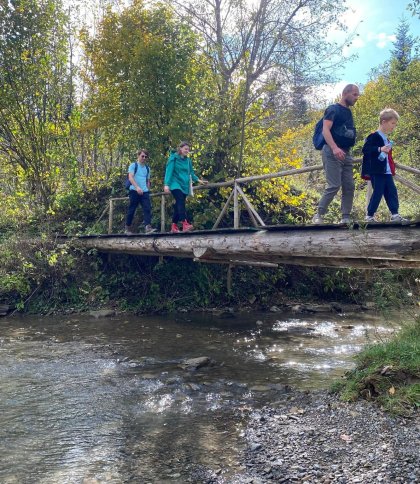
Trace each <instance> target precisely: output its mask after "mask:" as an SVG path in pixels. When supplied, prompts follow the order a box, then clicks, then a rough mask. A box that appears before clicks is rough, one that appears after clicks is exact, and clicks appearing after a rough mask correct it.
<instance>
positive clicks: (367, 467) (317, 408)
mask: <svg viewBox="0 0 420 484" xmlns="http://www.w3.org/2000/svg"><path fill="white" fill-rule="evenodd" d="M292 401H293V404H292V403H291V402H292ZM293 407H296V408H299V409H302V410H303V412H302V413H299V419H298V420H295V419H291V418H290V411H291V409H292V408H293ZM285 415H287V419H285V418H284V416H285ZM419 424H420V422H419V418H418V415H415V416H414V417H413V418H412V419H403V418H398V417H394V416H391V415H389V414H386V413H384V412H383V411H382V410H381V409H380V408H379V407H378V406H377V405H375V404H374V403H373V402H365V401H358V402H355V403H352V404H344V403H343V402H340V401H339V400H338V398H337V397H336V396H334V395H330V394H327V393H325V392H312V393H308V392H298V391H293V395H292V396H291V398H290V399H288V400H285V401H283V402H282V403H279V404H278V405H276V406H275V407H274V408H271V407H269V406H265V407H263V408H262V409H259V410H258V411H256V412H255V413H254V414H251V418H250V419H249V422H248V426H247V428H246V430H245V437H246V438H247V439H249V441H248V444H247V450H245V451H244V455H243V459H242V462H241V464H243V465H244V469H245V470H244V471H243V472H242V473H240V474H237V475H236V476H235V479H233V480H231V481H229V482H234V483H235V484H244V483H247V482H248V483H249V482H250V480H249V479H252V482H258V483H259V482H261V483H266V482H273V481H274V482H277V483H288V484H289V483H292V482H308V483H322V484H341V483H342V484H352V483H370V482H372V483H374V482H378V483H379V482H380V483H386V484H388V483H389V484H391V483H392V484H393V483H397V482H401V483H411V482H413V483H414V482H418V481H417V479H418V476H417V474H416V470H417V469H419V468H420V454H419V452H418V442H419V441H420V425H419ZM340 435H346V436H349V437H351V438H352V440H351V442H345V441H343V440H342V439H341V438H340ZM273 456H275V459H274V460H273ZM212 482H214V483H217V482H220V483H222V482H226V481H223V480H220V481H218V480H213V481H212Z"/></svg>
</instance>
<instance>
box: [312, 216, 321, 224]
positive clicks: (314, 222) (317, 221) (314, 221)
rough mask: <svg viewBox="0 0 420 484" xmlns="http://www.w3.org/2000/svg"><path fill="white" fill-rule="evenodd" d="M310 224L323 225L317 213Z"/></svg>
mask: <svg viewBox="0 0 420 484" xmlns="http://www.w3.org/2000/svg"><path fill="white" fill-rule="evenodd" d="M312 223H313V224H317V225H318V224H323V223H324V217H323V216H322V215H320V214H319V213H316V214H315V215H314V216H313V218H312Z"/></svg>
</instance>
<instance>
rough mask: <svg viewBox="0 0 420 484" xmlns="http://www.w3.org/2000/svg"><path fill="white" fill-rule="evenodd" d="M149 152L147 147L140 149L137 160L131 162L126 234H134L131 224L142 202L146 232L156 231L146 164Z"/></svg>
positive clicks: (128, 182) (148, 171) (128, 181)
mask: <svg viewBox="0 0 420 484" xmlns="http://www.w3.org/2000/svg"><path fill="white" fill-rule="evenodd" d="M148 158H149V153H148V151H147V150H145V149H141V150H138V152H137V162H134V163H131V165H130V166H129V168H128V179H127V182H126V187H127V188H128V196H129V198H130V203H129V205H128V211H127V219H126V226H125V234H126V235H133V231H132V227H131V224H132V223H133V218H134V214H135V212H136V208H137V207H138V205H139V204H140V205H141V206H142V209H143V217H144V225H145V233H146V234H151V233H153V232H156V229H154V228H153V227H152V225H151V222H152V205H151V203H150V194H149V189H150V168H149V166H148V165H147V164H146V160H147V159H148Z"/></svg>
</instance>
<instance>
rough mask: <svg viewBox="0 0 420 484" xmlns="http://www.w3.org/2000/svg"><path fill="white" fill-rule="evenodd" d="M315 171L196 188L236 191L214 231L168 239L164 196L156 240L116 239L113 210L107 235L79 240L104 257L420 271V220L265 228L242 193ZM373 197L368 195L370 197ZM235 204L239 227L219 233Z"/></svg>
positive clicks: (111, 207) (401, 180)
mask: <svg viewBox="0 0 420 484" xmlns="http://www.w3.org/2000/svg"><path fill="white" fill-rule="evenodd" d="M398 168H399V169H402V170H406V171H408V172H410V173H414V174H416V175H420V170H417V169H414V168H411V167H405V166H403V165H399V166H398ZM321 169H322V166H312V167H307V168H301V169H297V170H287V171H283V172H278V173H274V174H266V175H260V176H254V177H247V178H239V179H236V180H232V181H227V182H222V183H215V184H211V185H206V186H200V187H197V189H198V190H205V189H209V188H215V187H227V186H232V187H233V189H232V192H231V193H230V196H229V197H228V200H227V201H226V203H225V205H224V207H223V209H222V211H221V213H220V215H219V217H218V219H217V220H216V222H215V224H214V226H213V229H212V230H196V231H193V232H187V233H179V234H170V233H165V198H166V196H165V194H163V193H159V194H153V196H160V197H161V232H160V233H154V234H151V235H144V234H136V235H121V234H113V233H112V232H113V226H112V225H113V223H112V220H113V212H114V204H115V203H116V202H118V201H119V200H127V199H126V198H124V199H119V198H118V199H111V200H110V203H109V207H108V212H109V224H108V234H104V235H88V236H81V237H79V243H80V244H81V245H82V246H84V247H86V248H95V249H97V250H98V251H101V252H108V253H121V254H135V255H142V256H158V257H164V256H171V257H184V258H190V259H193V260H194V261H197V262H201V263H217V264H228V265H229V266H230V267H232V266H235V265H253V266H259V267H276V266H277V265H278V264H294V265H302V266H320V267H355V268H366V269H390V268H420V219H419V220H417V221H412V222H407V223H403V224H401V223H398V224H397V223H376V224H365V223H362V222H359V223H354V224H325V225H280V226H266V225H265V224H264V222H263V220H262V219H261V217H260V216H259V215H258V213H257V211H256V210H255V208H254V207H253V205H252V204H251V202H250V200H249V199H248V197H247V196H246V195H245V193H244V192H243V190H242V189H241V186H240V185H241V184H244V183H248V182H250V181H255V180H263V179H269V178H274V177H282V176H288V175H292V174H299V173H305V172H311V171H317V170H321ZM396 178H397V180H398V182H399V183H401V184H403V185H406V186H408V187H409V188H410V189H411V190H412V191H413V192H414V193H415V194H416V197H418V196H419V195H420V187H419V186H418V185H416V184H414V183H413V182H412V181H410V180H407V179H405V178H403V177H401V176H396ZM369 196H370V194H369V193H368V197H369ZM232 199H233V205H234V208H233V214H234V227H233V228H228V229H220V228H219V224H220V221H221V220H222V218H223V217H224V215H225V214H226V212H227V210H228V208H229V204H230V202H231V200H232ZM240 199H242V202H243V203H244V206H245V208H246V210H247V211H248V213H249V219H250V220H251V223H252V225H253V227H245V228H244V227H240V220H239V219H240V210H239V200H240Z"/></svg>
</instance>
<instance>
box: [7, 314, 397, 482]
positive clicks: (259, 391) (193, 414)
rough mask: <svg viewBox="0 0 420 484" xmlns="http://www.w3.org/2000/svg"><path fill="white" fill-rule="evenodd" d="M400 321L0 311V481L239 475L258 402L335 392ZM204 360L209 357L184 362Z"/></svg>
mask: <svg viewBox="0 0 420 484" xmlns="http://www.w3.org/2000/svg"><path fill="white" fill-rule="evenodd" d="M223 316H225V317H223ZM397 326H398V318H397V317H396V318H395V320H394V322H393V323H390V322H389V323H383V320H382V318H380V317H378V316H375V315H373V314H371V313H358V314H352V315H350V314H349V315H347V316H346V315H336V314H334V315H333V314H331V313H330V314H323V315H321V314H317V315H312V316H307V317H306V316H303V315H299V316H296V315H293V314H285V313H239V314H236V315H231V314H230V313H226V314H224V315H222V316H219V317H215V316H211V315H209V314H187V313H181V314H179V315H176V316H150V317H146V316H138V317H135V316H125V315H119V316H114V317H111V318H107V319H95V318H94V317H93V316H88V315H71V316H67V317H53V318H36V317H30V318H29V317H25V318H7V317H6V318H2V319H0V362H1V366H0V482H1V483H19V484H21V483H31V484H32V483H43V484H44V483H46V484H48V483H54V484H56V483H60V484H61V483H85V484H90V483H99V482H100V483H103V482H106V483H124V482H138V483H149V482H150V483H164V482H179V483H184V482H207V481H209V480H210V479H211V478H212V477H214V476H219V477H218V479H225V482H232V481H230V476H233V475H234V474H235V472H237V471H238V470H240V463H239V462H240V459H239V457H238V456H239V455H240V453H241V451H242V449H243V448H244V445H245V442H244V439H243V431H244V428H245V426H246V419H247V414H248V412H249V411H250V410H251V409H255V408H258V407H259V406H261V405H264V404H266V403H270V404H271V405H275V404H276V402H279V401H282V400H284V399H285V398H288V388H289V386H292V387H295V388H300V389H313V388H326V387H328V386H329V384H330V383H331V381H332V380H333V379H334V378H338V377H340V376H341V375H343V374H344V372H345V371H346V370H348V369H350V368H351V367H352V366H353V361H352V356H353V355H354V353H355V352H357V351H358V350H360V348H361V347H362V346H363V345H364V344H366V343H367V342H372V341H375V340H378V339H381V338H384V337H386V336H387V335H388V334H389V333H390V332H391V331H394V330H395V329H396V328H397ZM201 356H207V357H209V358H211V360H212V362H211V365H209V366H206V367H203V368H200V369H198V370H196V371H193V370H185V369H183V368H182V366H181V364H182V362H183V360H185V359H186V358H195V357H201Z"/></svg>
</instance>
